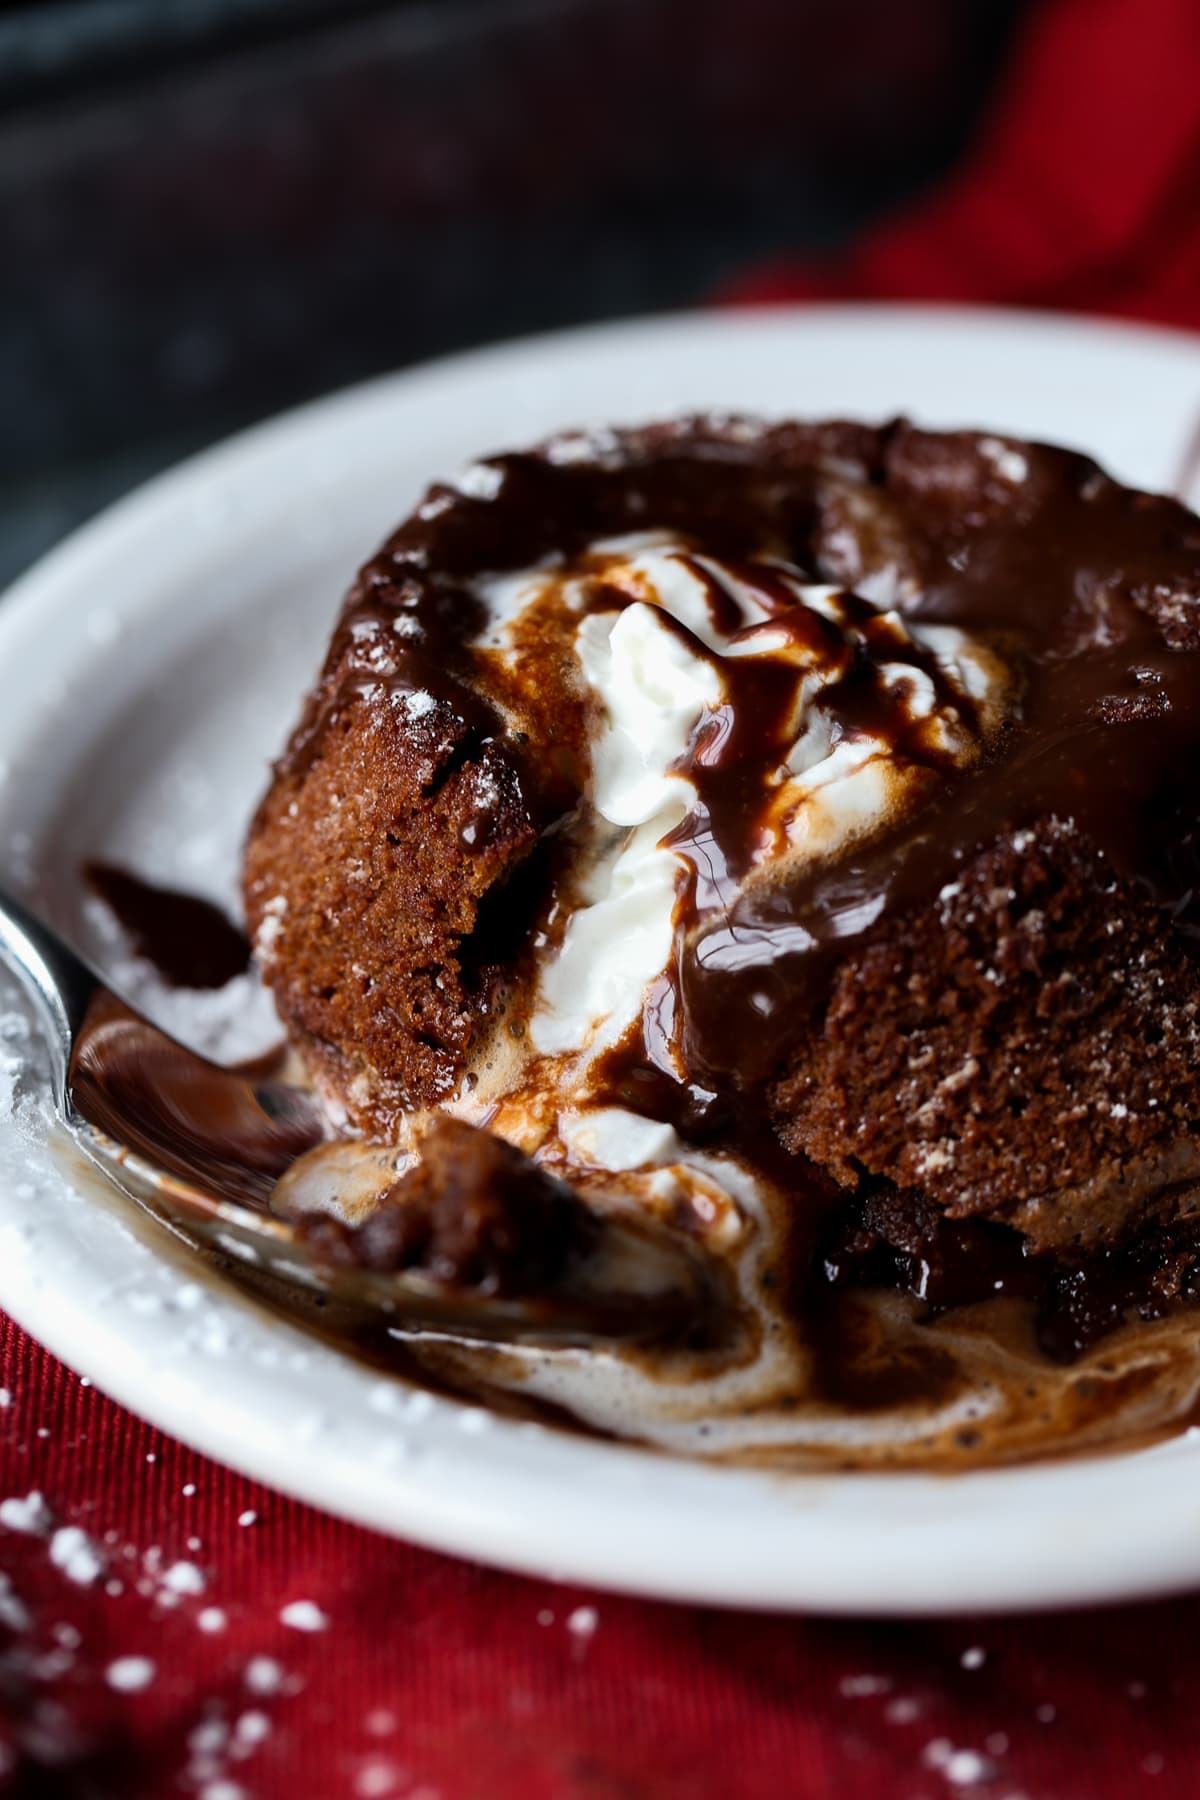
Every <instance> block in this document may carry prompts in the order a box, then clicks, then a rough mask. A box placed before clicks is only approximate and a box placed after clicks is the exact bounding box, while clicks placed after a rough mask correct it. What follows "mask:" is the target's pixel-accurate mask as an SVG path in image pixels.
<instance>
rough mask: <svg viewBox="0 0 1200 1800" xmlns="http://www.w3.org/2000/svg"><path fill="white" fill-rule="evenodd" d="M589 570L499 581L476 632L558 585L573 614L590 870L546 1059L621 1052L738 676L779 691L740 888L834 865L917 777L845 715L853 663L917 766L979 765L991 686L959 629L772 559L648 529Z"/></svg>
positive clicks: (547, 983) (984, 657) (888, 746)
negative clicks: (778, 718)
mask: <svg viewBox="0 0 1200 1800" xmlns="http://www.w3.org/2000/svg"><path fill="white" fill-rule="evenodd" d="M588 561H589V563H590V564H591V565H593V566H592V567H590V568H589V569H588V570H587V571H585V572H583V573H580V572H577V570H576V571H572V570H570V569H568V570H560V571H557V572H554V571H549V570H537V571H529V572H527V573H526V574H525V575H523V576H506V577H504V578H503V580H502V581H497V582H496V583H495V584H494V585H492V586H490V588H489V590H488V592H487V594H486V598H487V599H488V601H489V605H490V607H491V609H492V626H491V629H490V631H489V634H488V641H489V643H491V644H494V645H496V646H497V647H498V648H499V647H501V646H502V645H503V643H504V640H505V634H506V632H507V630H509V629H510V628H511V624H512V622H513V621H514V620H515V619H516V618H518V617H519V616H520V614H521V612H522V610H523V609H524V608H525V607H527V606H530V605H533V604H536V603H538V602H539V601H542V600H544V598H545V596H546V594H547V592H548V590H549V589H550V588H552V587H553V586H554V585H555V584H556V583H557V584H558V585H559V586H560V588H561V590H562V598H563V599H564V600H565V602H566V603H567V605H568V607H569V608H570V609H571V610H572V611H573V612H577V613H578V614H579V617H580V623H579V626H578V629H577V633H576V640H575V651H576V655H577V658H578V663H579V668H580V672H581V675H582V679H583V681H584V683H585V684H586V687H587V689H588V691H589V694H590V695H591V696H592V698H593V701H594V703H595V705H596V710H597V715H598V718H599V721H600V723H599V726H598V730H597V732H596V734H595V736H594V738H593V742H592V746H591V748H592V785H591V794H590V797H591V801H592V805H593V807H594V810H595V814H596V820H597V829H596V840H595V845H594V853H593V857H592V861H591V867H590V869H589V870H588V872H587V874H586V876H585V877H584V879H583V881H582V883H581V886H580V892H579V897H578V898H579V904H578V905H577V908H576V910H575V911H574V913H573V915H572V917H571V919H570V922H569V924H568V926H567V929H566V933H565V935H564V937H563V939H562V942H561V946H560V948H559V949H558V951H557V954H556V955H554V956H553V957H552V958H551V959H550V960H549V961H548V962H547V963H546V965H545V966H544V968H543V970H542V973H541V981H540V987H539V992H538V997H537V1002H536V1005H535V1008H534V1012H533V1016H532V1019H531V1022H530V1035H531V1040H532V1044H533V1047H534V1049H535V1050H536V1051H537V1052H539V1053H540V1054H542V1055H546V1056H560V1055H566V1054H569V1053H572V1052H575V1053H578V1052H583V1053H584V1054H585V1055H587V1056H594V1055H596V1054H598V1053H599V1052H600V1051H602V1050H603V1049H604V1048H606V1047H607V1046H609V1045H611V1044H613V1043H615V1042H617V1041H618V1040H619V1039H620V1038H621V1037H622V1036H623V1035H624V1033H625V1032H626V1031H627V1030H628V1029H629V1027H630V1026H631V1025H632V1024H634V1023H635V1021H636V1020H637V1019H638V1018H639V1016H640V1014H641V1011H642V1005H643V1000H644V997H645V995H646V992H647V989H648V987H649V986H650V984H651V983H652V982H654V981H655V980H656V978H657V977H660V976H662V975H663V974H664V973H665V972H667V971H668V970H669V968H670V966H671V962H672V957H673V952H674V944H675V939H676V930H677V925H678V923H679V919H680V905H681V895H682V894H683V892H684V890H685V888H686V887H687V883H688V876H689V867H688V865H689V860H690V859H689V856H688V854H687V851H686V850H685V849H684V848H681V847H680V845H679V844H678V843H676V844H674V845H673V844H672V843H671V842H669V841H668V840H669V839H670V838H671V836H672V834H678V833H679V830H680V828H681V827H682V826H683V825H684V822H685V821H687V820H689V819H692V818H693V817H694V816H695V815H696V813H697V811H698V809H700V808H701V807H702V803H703V802H702V790H703V788H704V777H705V770H706V768H707V767H709V766H711V765H712V764H714V763H715V762H716V761H717V760H718V759H719V757H720V754H721V744H722V741H723V738H722V734H723V733H724V734H726V735H727V734H728V732H729V731H730V730H733V729H734V728H735V718H736V714H737V709H738V699H737V690H738V688H739V687H740V686H742V685H743V684H744V682H745V679H746V677H747V676H750V677H751V678H754V677H756V676H757V675H758V673H759V672H760V671H764V670H765V671H766V672H767V673H768V674H770V673H772V672H777V674H778V677H779V679H780V680H781V681H782V682H783V684H784V687H785V691H787V692H788V693H789V694H790V701H789V705H790V712H789V713H788V714H787V716H786V720H785V729H784V737H783V740H782V741H781V742H780V743H779V744H778V745H777V747H776V751H777V754H776V756H775V759H774V761H773V763H772V762H771V761H770V759H768V766H765V767H764V768H763V770H762V798H761V805H760V806H759V807H758V808H757V810H756V812H755V816H754V817H753V819H750V818H748V819H747V821H746V827H747V831H748V833H750V834H751V836H752V842H751V843H750V845H749V862H750V864H751V869H750V872H749V875H748V877H747V878H749V879H753V878H755V877H756V876H757V877H762V876H763V875H766V874H768V873H772V872H775V871H777V870H778V869H779V868H780V867H781V866H783V865H785V864H788V865H792V866H795V865H797V864H800V863H803V862H804V861H806V860H808V859H811V858H813V857H817V856H819V857H825V858H828V857H834V856H837V855H839V854H840V853H842V852H843V851H844V850H845V848H846V847H847V846H848V845H849V844H850V843H851V842H852V841H853V840H855V839H856V838H859V837H862V836H864V835H866V834H869V833H871V832H873V831H876V830H878V829H879V828H880V826H881V825H883V824H884V823H885V822H886V821H887V819H888V818H889V816H892V815H893V813H894V810H895V809H896V808H898V807H900V806H901V805H903V804H904V800H905V794H906V789H907V788H908V786H909V785H910V784H911V782H912V781H914V780H915V779H918V778H919V776H918V772H917V770H916V768H915V767H914V765H913V763H912V760H911V758H906V756H905V755H904V753H903V751H902V750H901V749H900V748H898V745H897V742H896V737H895V734H894V733H892V732H887V731H883V730H872V729H870V728H869V727H868V726H865V725H862V724H856V723H855V722H854V715H853V713H850V714H849V715H847V713H846V711H845V709H844V696H845V694H846V692H847V682H848V680H849V679H850V678H855V679H857V680H859V681H860V682H861V680H862V678H863V677H862V671H863V669H864V667H865V668H866V670H867V677H868V678H869V679H870V681H871V682H872V683H873V685H874V692H875V694H876V695H878V696H879V697H880V698H881V700H882V701H883V702H884V703H885V704H891V705H893V706H894V708H895V712H896V716H897V717H900V718H902V719H903V720H904V722H905V727H906V729H907V730H911V731H913V732H915V733H919V735H920V739H921V743H922V745H923V749H924V753H925V755H926V757H928V756H931V755H932V756H934V757H935V758H940V759H941V760H942V761H944V762H945V763H946V764H948V765H955V764H963V763H966V762H968V761H970V760H971V759H972V758H973V757H974V756H975V755H976V754H977V752H978V749H979V746H980V742H981V740H982V738H983V737H984V736H986V734H987V732H988V731H989V730H990V729H991V728H992V726H993V724H994V722H995V717H996V716H997V715H998V712H999V705H1000V699H1001V695H1002V690H1003V685H1004V682H1003V672H1002V670H1001V669H1000V667H999V665H998V663H997V660H996V658H995V657H994V655H993V654H992V653H991V652H990V650H988V649H987V648H986V647H985V646H982V645H979V644H976V643H975V642H973V641H972V640H971V639H970V638H968V637H967V636H966V635H965V634H964V633H963V632H961V631H958V630H956V629H954V628H952V627H948V626H931V625H927V624H922V623H918V622H915V621H911V622H910V621H907V620H905V619H904V618H903V616H902V615H901V614H900V613H899V612H897V611H895V610H889V609H887V608H885V607H874V606H872V605H871V604H870V603H869V602H866V601H864V600H863V599H862V598H861V597H860V596H856V595H848V594H846V593H845V592H843V591H842V590H839V589H837V588H834V587H830V586H828V585H826V584H816V583H813V582H812V581H810V580H806V578H805V577H804V575H803V574H802V573H801V572H800V571H799V570H798V569H796V568H794V567H792V566H791V565H789V564H788V563H786V562H782V561H779V560H766V559H756V560H754V561H752V562H747V563H739V564H737V565H736V566H726V565H725V564H723V563H721V562H720V561H718V560H716V559H714V558H712V557H708V556H704V555H700V554H697V553H696V551H695V550H694V549H693V548H692V547H691V546H690V545H688V544H686V543H684V542H681V541H679V540H678V539H675V538H672V537H669V536H666V535H664V534H661V533H647V534H641V535H638V536H633V537H628V538H624V539H610V540H607V541H604V542H601V543H597V544H594V545H593V546H592V549H591V552H590V555H589V558H588ZM600 574H602V577H603V583H602V587H601V586H598V585H597V584H598V577H599V575H600ZM597 594H598V595H599V597H600V599H599V606H598V608H597V604H596V598H595V597H596V595H597ZM623 596H624V597H625V604H624V605H621V604H620V602H621V599H622V597H623ZM609 597H611V598H612V600H613V601H614V602H615V604H614V605H613V606H612V607H611V609H610V608H609V607H608V606H607V605H605V604H604V602H605V601H606V600H607V599H608V598H609ZM766 665H771V666H772V667H771V669H766ZM789 680H790V682H791V687H790V689H789V688H787V685H786V684H787V683H788V681H789ZM751 691H752V690H751ZM706 879H707V877H706ZM713 903H714V902H713V900H712V898H711V897H710V900H709V904H710V905H711V904H713ZM680 1073H682V1071H680Z"/></svg>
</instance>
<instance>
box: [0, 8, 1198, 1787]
mask: <svg viewBox="0 0 1200 1800" xmlns="http://www.w3.org/2000/svg"><path fill="white" fill-rule="evenodd" d="M1198 219H1200V0H1052V3H1050V4H1045V5H1043V6H1041V7H1039V8H1037V9H1036V10H1035V11H1034V12H1033V14H1032V15H1031V17H1030V20H1029V23H1028V27H1027V29H1026V32H1025V35H1024V38H1023V41H1022V42H1021V43H1020V44H1019V45H1018V47H1017V50H1016V53H1015V56H1014V59H1013V62H1012V65H1011V68H1010V71H1009V77H1008V79H1007V81H1006V83H1005V85H1004V86H1003V89H1002V92H1001V94H1000V96H999V99H998V101H997V103H996V105H995V108H994V112H993V115H992V117H991V119H990V121H989V122H988V124H987V125H986V127H985V129H984V130H983V132H982V133H981V135H980V138H979V141H978V144H977V147H976V150H975V152H974V154H973V155H972V156H971V158H970V159H969V161H968V162H967V164H966V165H965V166H964V168H963V169H962V172H961V173H960V174H959V175H957V176H956V177H955V178H954V179H953V180H952V181H951V182H950V183H949V184H948V185H947V186H946V187H945V188H944V189H943V190H942V191H941V192H940V193H939V194H936V195H934V196H933V197H932V198H931V199H929V200H928V201H927V202H926V203H925V204H923V205H922V206H920V207H918V208H917V209H916V210H914V211H913V212H911V213H910V214H909V215H908V216H906V217H901V218H898V219H896V220H895V221H893V222H892V223H890V224H888V225H886V226H884V227H883V228H882V229H881V230H879V231H878V232H877V233H876V234H875V235H874V236H872V237H871V238H869V239H868V241H867V242H866V243H864V244H863V245H862V246H861V247H858V248H856V249H853V250H852V251H851V252H850V253H849V254H847V255H846V256H845V257H844V258H843V259H841V260H840V261H839V262H838V263H837V264H835V265H830V266H826V267H824V268H821V269H812V268H807V267H805V266H804V265H802V264H797V263H786V262H785V263H782V264H780V265H779V266H777V267H776V268H774V269H771V270H767V271H762V272H759V273H757V274H755V275H752V276H751V277H749V278H747V279H746V280H744V281H742V282H741V283H739V284H738V285H737V287H736V288H735V289H732V290H731V292H730V295H729V296H727V297H732V298H737V299H742V300H773V299H782V298H794V297H797V296H811V297H817V296H820V297H824V298H834V297H844V296H879V297H895V296H900V297H913V298H917V297H920V298H940V299H952V300H975V299H978V300H991V301H1005V302H1019V303H1035V304H1038V305H1048V306H1063V307H1091V308H1095V309H1101V310H1105V311H1108V312H1118V313H1133V314H1137V315H1138V316H1141V317H1146V318H1155V319H1161V320H1170V321H1173V322H1176V323H1181V324H1200V228H1198ZM0 1383H2V1384H3V1390H4V1392H3V1394H2V1395H0V1399H3V1401H4V1404H3V1405H2V1406H0V1501H2V1502H3V1504H0V1765H2V1773H0V1795H4V1794H8V1793H12V1794H17V1793H21V1794H29V1795H37V1796H40V1795H63V1796H73V1797H78V1800H161V1797H162V1796H165V1795H172V1794H177V1793H178V1794H191V1795H193V1796H199V1797H200V1800H254V1797H259V1800H282V1797H283V1796H303V1797H304V1800H324V1797H325V1796H330V1797H335V1796H343V1795H345V1796H352V1797H353V1796H368V1797H369V1796H382V1797H385V1800H386V1797H389V1796H390V1797H394V1800H731V1797H732V1800H775V1797H776V1796H780V1795H804V1796H813V1797H816V1800H823V1797H824V1796H830V1797H832V1796H834V1795H837V1796H839V1797H840V1800H939V1797H941V1796H948V1795H955V1794H962V1793H963V1792H965V1791H972V1790H978V1791H979V1792H980V1794H981V1795H985V1796H987V1800H1129V1796H1131V1795H1134V1794H1138V1795H1140V1794H1142V1793H1145V1794H1148V1795H1155V1796H1160V1797H1161V1800H1185V1797H1187V1800H1190V1797H1191V1796H1194V1795H1195V1794H1196V1793H1197V1792H1198V1791H1200V1774H1198V1773H1197V1770H1198V1768H1200V1762H1198V1752H1200V1705H1198V1704H1197V1702H1198V1700H1200V1633H1197V1631H1196V1629H1195V1624H1194V1616H1195V1610H1196V1607H1195V1602H1194V1601H1192V1600H1180V1601H1174V1602H1164V1603H1159V1604H1157V1605H1146V1606H1140V1607H1136V1608H1127V1609H1117V1608H1113V1609H1107V1610H1104V1611H1097V1612H1091V1613H1088V1614H1086V1615H1075V1616H1069V1615H1064V1616H1060V1617H1052V1618H1045V1619H1038V1620H1036V1621H1031V1620H1029V1619H1024V1620H1021V1619H1017V1620H1007V1621H997V1620H992V1619H980V1620H969V1621H954V1622H951V1623H932V1624H929V1623H925V1624H921V1623H919V1624H895V1623H891V1624H888V1623H879V1622H874V1623H854V1624H848V1623H830V1622H827V1621H825V1622H822V1621H816V1620H803V1619H794V1618H793V1619H789V1618H756V1617H753V1616H751V1615H742V1614H736V1613H720V1612H716V1611H713V1610H707V1609H701V1608H689V1607H676V1606H666V1605H652V1604H648V1603H645V1602H640V1601H634V1600H625V1599H618V1598H612V1597H608V1596H603V1595H597V1594H594V1593H588V1592H583V1591H580V1590H578V1589H575V1588H567V1589H563V1588H558V1587H555V1586H553V1585H552V1584H550V1583H549V1582H544V1581H532V1580H522V1579H518V1578H516V1577H512V1576H506V1575H500V1574H495V1573H491V1572H489V1571H486V1570H484V1569H480V1568H476V1567H473V1566H471V1565H469V1564H467V1563H464V1562H459V1561H452V1560H450V1559H447V1558H444V1557H440V1556H435V1555H431V1554H429V1553H427V1552H424V1551H419V1550H415V1549H412V1548H408V1547H406V1546H404V1545H401V1544H396V1543H392V1542H390V1541H388V1540H386V1539H383V1538H380V1537H377V1536H375V1535H373V1534H372V1533H370V1532H366V1531H360V1530H356V1529H353V1528H352V1527H350V1526H346V1525H342V1524H339V1523H337V1522H336V1521H334V1520H332V1519H330V1518H328V1517H326V1516H324V1515H323V1514H321V1513H318V1512H315V1511H313V1510H312V1509H311V1508H308V1507H304V1506H301V1505H297V1504H294V1503H292V1502H290V1501H286V1500H283V1499H281V1498H280V1497H278V1496H277V1495H275V1494H273V1493H271V1492H269V1491H268V1490H266V1489H263V1488H260V1487H257V1486H256V1485H255V1484H254V1483H253V1482H250V1481H247V1480H244V1479H242V1478H241V1477H239V1476H234V1475H231V1474H230V1473H229V1472H228V1471H226V1470H223V1469H221V1468H219V1467H217V1466H216V1465H214V1464H213V1463H211V1462H208V1461H206V1460H205V1459H204V1458H203V1457H200V1456H197V1455H194V1454H192V1453H191V1452H190V1451H188V1450H186V1449H184V1448H183V1447H182V1446H181V1445H179V1444H177V1443H175V1442H172V1441H171V1440H169V1439H167V1438H164V1437H163V1436H162V1435H161V1434H160V1433H158V1432H156V1431H153V1430H151V1429H150V1428H149V1427H147V1426H145V1425H142V1424H141V1423H140V1422H139V1421H137V1420H136V1419H134V1418H132V1417H131V1416H130V1415H129V1414H128V1413H125V1412H123V1411H122V1410H121V1409H120V1408H119V1407H117V1406H115V1405H113V1404H112V1403H110V1402H109V1401H107V1400H105V1399H104V1398H103V1397H102V1396H101V1395H100V1394H98V1393H97V1392H96V1391H95V1390H94V1389H92V1388H90V1387H88V1386H87V1385H86V1384H85V1383H83V1382H81V1381H80V1380H79V1379H78V1378H77V1377H76V1376H74V1375H73V1374H71V1373H70V1372H69V1371H67V1370H66V1369H64V1368H63V1367H62V1366H61V1365H60V1364H58V1363H57V1362H55V1361H54V1360H53V1359H52V1358H51V1357H49V1356H48V1355H46V1354H45V1353H44V1352H43V1351H41V1350H40V1349H39V1348H38V1347H37V1346H36V1345H34V1344H33V1343H32V1342H30V1340H29V1339H28V1338H26V1337H25V1336H24V1335H23V1334H22V1333H21V1332H20V1331H18V1330H17V1329H16V1328H15V1327H13V1326H11V1325H9V1326H6V1327H4V1328H3V1329H2V1331H0ZM31 1496H34V1497H33V1498H31ZM36 1496H40V1499H39V1498H37V1497H36ZM722 1529H736V1520H734V1521H725V1522H723V1526H722ZM64 1533H65V1534H66V1535H64Z"/></svg>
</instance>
